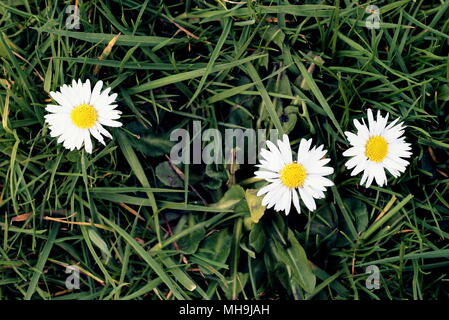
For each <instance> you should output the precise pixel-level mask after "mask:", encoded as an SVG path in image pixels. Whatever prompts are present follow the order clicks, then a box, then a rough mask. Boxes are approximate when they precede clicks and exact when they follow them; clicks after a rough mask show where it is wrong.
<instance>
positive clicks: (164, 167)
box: [156, 161, 184, 188]
mask: <svg viewBox="0 0 449 320" xmlns="http://www.w3.org/2000/svg"><path fill="white" fill-rule="evenodd" d="M156 176H157V177H158V179H159V180H160V181H161V182H162V183H163V184H164V185H166V186H169V187H172V188H180V187H182V186H183V185H184V182H183V181H182V180H181V178H180V177H179V176H178V174H177V173H176V172H175V171H174V170H173V169H172V167H171V166H170V162H169V161H164V162H161V163H159V164H158V165H157V167H156Z"/></svg>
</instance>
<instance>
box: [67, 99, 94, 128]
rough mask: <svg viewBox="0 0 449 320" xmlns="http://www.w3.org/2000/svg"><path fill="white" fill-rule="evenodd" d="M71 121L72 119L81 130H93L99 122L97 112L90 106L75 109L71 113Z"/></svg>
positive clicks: (84, 105)
mask: <svg viewBox="0 0 449 320" xmlns="http://www.w3.org/2000/svg"><path fill="white" fill-rule="evenodd" d="M70 119H72V121H73V123H74V124H75V126H77V127H78V128H80V129H89V128H92V127H93V126H94V124H95V122H96V121H97V110H95V108H94V107H92V106H91V105H88V104H81V105H79V106H78V107H75V108H73V110H72V112H71V113H70Z"/></svg>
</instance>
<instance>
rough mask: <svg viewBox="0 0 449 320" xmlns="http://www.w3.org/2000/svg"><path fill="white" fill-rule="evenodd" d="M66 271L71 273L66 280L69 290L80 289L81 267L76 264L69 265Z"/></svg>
mask: <svg viewBox="0 0 449 320" xmlns="http://www.w3.org/2000/svg"><path fill="white" fill-rule="evenodd" d="M65 273H69V274H70V275H69V276H68V277H67V278H66V280H65V286H66V288H67V289H69V290H78V289H79V288H80V269H79V268H78V266H76V265H70V266H67V267H66V269H65Z"/></svg>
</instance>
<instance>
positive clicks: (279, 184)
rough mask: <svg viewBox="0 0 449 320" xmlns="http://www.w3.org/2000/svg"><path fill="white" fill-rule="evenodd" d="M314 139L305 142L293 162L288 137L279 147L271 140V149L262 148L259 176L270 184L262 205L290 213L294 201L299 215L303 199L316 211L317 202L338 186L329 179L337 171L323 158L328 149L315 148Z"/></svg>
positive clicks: (264, 193) (264, 189)
mask: <svg viewBox="0 0 449 320" xmlns="http://www.w3.org/2000/svg"><path fill="white" fill-rule="evenodd" d="M311 145H312V139H309V140H305V139H301V142H300V144H299V149H298V159H297V161H295V162H294V161H293V155H292V149H291V147H290V141H289V139H288V136H287V135H285V134H284V136H283V140H278V141H277V146H276V145H275V144H274V143H272V142H271V141H267V146H268V149H269V150H267V149H262V150H261V152H260V155H261V157H262V158H263V159H261V160H260V164H259V165H257V167H260V170H259V171H256V172H255V175H256V176H257V177H259V178H262V179H265V180H266V181H268V182H270V184H268V185H267V186H265V187H263V188H261V189H260V190H259V191H258V192H257V195H258V196H262V195H265V196H264V198H263V199H262V205H264V206H266V207H267V208H271V207H273V206H274V210H276V211H285V214H286V215H287V214H289V212H290V208H291V205H292V202H293V205H294V206H295V208H296V210H297V211H298V213H300V212H301V208H300V205H299V198H301V200H302V202H303V203H304V205H305V206H306V207H307V209H309V210H310V211H314V210H315V209H316V204H315V199H321V198H324V191H326V187H330V186H333V185H334V183H333V182H332V181H331V180H329V179H327V178H325V176H327V175H330V174H332V173H333V172H334V169H333V168H331V167H326V166H325V165H326V164H327V163H328V162H329V161H330V159H325V158H323V157H324V155H325V154H326V152H327V150H323V146H322V145H321V146H319V147H318V148H317V147H313V148H312V149H310V147H311Z"/></svg>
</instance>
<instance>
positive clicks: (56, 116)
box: [45, 80, 122, 153]
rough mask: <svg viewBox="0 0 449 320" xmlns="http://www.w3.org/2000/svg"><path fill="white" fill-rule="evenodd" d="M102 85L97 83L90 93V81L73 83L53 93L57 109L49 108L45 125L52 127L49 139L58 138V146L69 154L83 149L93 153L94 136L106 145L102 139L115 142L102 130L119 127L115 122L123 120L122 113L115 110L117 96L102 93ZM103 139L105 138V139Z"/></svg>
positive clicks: (50, 106)
mask: <svg viewBox="0 0 449 320" xmlns="http://www.w3.org/2000/svg"><path fill="white" fill-rule="evenodd" d="M102 87H103V81H98V82H97V83H96V84H95V86H94V88H93V89H91V86H90V81H89V80H87V81H86V82H84V83H82V82H81V80H78V82H76V81H75V80H73V81H72V85H71V86H70V85H63V86H62V87H61V88H60V89H59V90H60V91H57V92H50V96H51V97H52V98H53V100H55V101H56V102H57V103H58V105H53V104H49V105H47V107H46V108H45V109H46V110H47V111H48V112H50V113H49V114H47V115H45V121H46V122H47V123H48V125H49V127H50V136H52V137H58V143H62V145H63V146H64V147H65V148H67V149H70V150H74V149H75V148H76V149H80V148H81V146H82V145H83V144H84V148H85V149H86V151H87V152H88V153H92V141H91V139H90V135H93V136H94V137H95V138H96V139H97V140H98V141H100V142H101V143H102V144H103V145H105V142H104V139H103V136H106V137H108V138H112V136H111V134H110V133H109V132H108V131H107V130H106V129H105V128H104V127H103V126H110V127H120V126H121V125H122V124H121V123H120V122H118V121H115V120H117V119H119V118H120V114H121V111H118V110H115V108H116V107H117V104H114V102H115V99H116V98H117V94H116V93H114V94H111V95H109V92H110V91H111V88H107V89H105V90H103V92H101V88H102ZM102 135H103V136H102Z"/></svg>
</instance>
